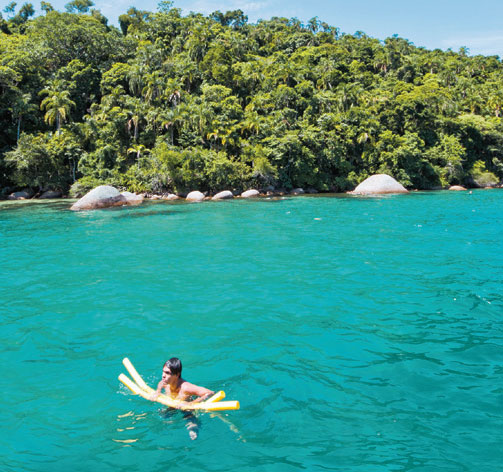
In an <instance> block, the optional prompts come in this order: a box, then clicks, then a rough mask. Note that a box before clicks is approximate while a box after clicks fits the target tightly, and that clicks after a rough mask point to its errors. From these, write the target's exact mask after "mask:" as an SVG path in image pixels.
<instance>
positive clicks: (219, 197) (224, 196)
mask: <svg viewBox="0 0 503 472" xmlns="http://www.w3.org/2000/svg"><path fill="white" fill-rule="evenodd" d="M230 198H234V195H233V194H232V192H231V191H230V190H224V191H223V192H218V193H217V194H216V195H214V196H213V198H212V200H229V199H230Z"/></svg>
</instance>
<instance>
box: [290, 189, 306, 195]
mask: <svg viewBox="0 0 503 472" xmlns="http://www.w3.org/2000/svg"><path fill="white" fill-rule="evenodd" d="M304 193H305V192H304V189H303V188H294V189H293V190H292V191H291V192H290V195H304Z"/></svg>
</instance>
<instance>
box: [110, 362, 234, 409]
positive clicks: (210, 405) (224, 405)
mask: <svg viewBox="0 0 503 472" xmlns="http://www.w3.org/2000/svg"><path fill="white" fill-rule="evenodd" d="M122 363H123V364H124V366H125V367H126V369H127V370H128V372H129V373H130V374H131V377H133V379H134V380H135V381H136V383H134V382H133V381H131V379H129V378H128V377H127V376H125V375H124V374H120V375H119V380H120V381H121V382H122V383H123V384H124V385H125V386H126V387H127V388H129V390H131V391H132V392H133V393H134V394H136V395H140V396H141V397H143V398H145V399H146V400H150V396H151V395H152V394H153V393H154V392H155V390H153V389H152V388H150V387H149V386H148V385H147V384H146V383H145V382H144V380H143V379H142V377H141V376H140V374H139V373H138V372H137V370H136V369H135V368H134V366H133V364H132V363H131V361H130V360H129V359H128V358H127V357H125V358H124V359H123V361H122ZM222 398H225V392H223V391H219V392H217V393H216V394H215V395H213V396H212V397H211V398H209V399H208V400H206V401H204V402H200V403H192V402H183V401H180V400H174V399H172V398H170V397H168V396H167V395H159V396H158V398H157V399H156V400H155V401H157V402H158V403H161V404H163V405H166V406H169V407H171V408H178V409H182V410H207V411H219V410H239V408H240V405H239V402H238V401H226V402H221V401H219V400H221V399H222Z"/></svg>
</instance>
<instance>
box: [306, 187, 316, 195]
mask: <svg viewBox="0 0 503 472" xmlns="http://www.w3.org/2000/svg"><path fill="white" fill-rule="evenodd" d="M306 193H310V194H315V193H318V190H316V189H315V188H308V189H307V190H306Z"/></svg>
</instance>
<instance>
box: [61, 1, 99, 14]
mask: <svg viewBox="0 0 503 472" xmlns="http://www.w3.org/2000/svg"><path fill="white" fill-rule="evenodd" d="M92 6H94V2H93V1H92V0H72V1H71V2H69V3H67V4H66V5H65V9H66V11H67V12H69V13H87V12H88V11H89V9H90V8H91V7H92Z"/></svg>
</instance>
